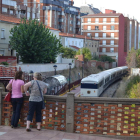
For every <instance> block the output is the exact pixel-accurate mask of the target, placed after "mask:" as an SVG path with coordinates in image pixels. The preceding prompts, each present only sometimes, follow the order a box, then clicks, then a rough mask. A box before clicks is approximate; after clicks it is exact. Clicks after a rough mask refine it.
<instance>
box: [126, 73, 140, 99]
mask: <svg viewBox="0 0 140 140" xmlns="http://www.w3.org/2000/svg"><path fill="white" fill-rule="evenodd" d="M139 82H140V76H139V75H136V76H132V77H131V79H130V82H129V83H128V84H127V87H126V95H128V96H129V97H130V98H135V97H136V96H137V90H138V89H139V87H138V86H140V84H139Z"/></svg>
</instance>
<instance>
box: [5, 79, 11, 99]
mask: <svg viewBox="0 0 140 140" xmlns="http://www.w3.org/2000/svg"><path fill="white" fill-rule="evenodd" d="M12 83H13V80H12ZM11 96H12V91H9V92H8V93H7V94H6V96H5V98H4V101H7V102H11Z"/></svg>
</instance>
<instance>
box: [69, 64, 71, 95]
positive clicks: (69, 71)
mask: <svg viewBox="0 0 140 140" xmlns="http://www.w3.org/2000/svg"><path fill="white" fill-rule="evenodd" d="M70 76H71V63H69V92H70Z"/></svg>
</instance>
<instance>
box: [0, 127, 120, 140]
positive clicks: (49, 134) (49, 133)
mask: <svg viewBox="0 0 140 140" xmlns="http://www.w3.org/2000/svg"><path fill="white" fill-rule="evenodd" d="M0 140H121V139H115V138H107V137H99V136H91V135H84V134H75V133H66V132H62V131H54V130H47V129H42V130H41V131H38V130H36V129H35V128H33V129H32V131H31V132H26V130H25V128H18V129H13V128H11V127H10V126H0Z"/></svg>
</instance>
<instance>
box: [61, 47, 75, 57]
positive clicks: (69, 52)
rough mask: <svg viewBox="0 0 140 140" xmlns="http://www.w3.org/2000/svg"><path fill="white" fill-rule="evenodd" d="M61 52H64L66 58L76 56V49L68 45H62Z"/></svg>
mask: <svg viewBox="0 0 140 140" xmlns="http://www.w3.org/2000/svg"><path fill="white" fill-rule="evenodd" d="M60 52H61V53H63V57H65V58H74V56H75V55H76V51H74V50H73V49H71V48H68V47H66V48H65V47H61V49H60Z"/></svg>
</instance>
